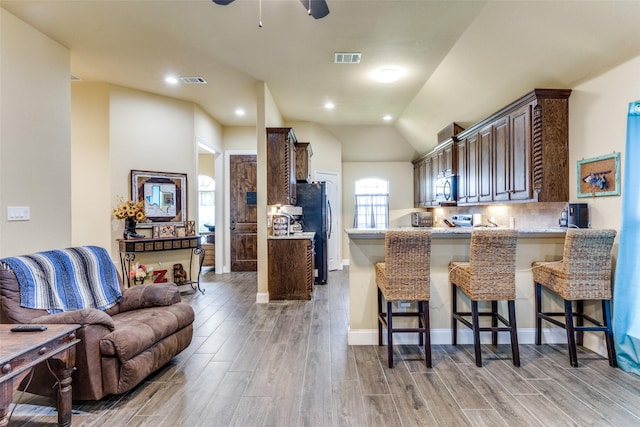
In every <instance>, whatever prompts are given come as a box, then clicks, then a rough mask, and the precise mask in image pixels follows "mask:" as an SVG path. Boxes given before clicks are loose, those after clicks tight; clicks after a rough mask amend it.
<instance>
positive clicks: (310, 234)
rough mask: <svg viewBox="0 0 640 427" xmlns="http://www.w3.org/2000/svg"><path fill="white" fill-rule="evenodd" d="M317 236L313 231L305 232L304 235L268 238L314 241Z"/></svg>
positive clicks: (272, 237)
mask: <svg viewBox="0 0 640 427" xmlns="http://www.w3.org/2000/svg"><path fill="white" fill-rule="evenodd" d="M315 235H316V233H315V232H313V231H303V232H302V233H291V234H284V235H280V236H267V239H272V240H282V239H313V238H314V236H315Z"/></svg>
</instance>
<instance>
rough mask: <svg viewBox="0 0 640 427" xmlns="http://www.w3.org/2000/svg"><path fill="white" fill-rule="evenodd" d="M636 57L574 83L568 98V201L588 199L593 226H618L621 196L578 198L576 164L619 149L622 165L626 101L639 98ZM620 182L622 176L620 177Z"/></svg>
mask: <svg viewBox="0 0 640 427" xmlns="http://www.w3.org/2000/svg"><path fill="white" fill-rule="evenodd" d="M639 75H640V57H637V58H635V59H633V60H631V61H629V62H627V63H625V64H622V65H620V66H619V67H616V68H614V69H612V70H610V71H608V72H607V73H605V74H603V75H601V76H599V77H596V78H595V79H592V80H590V81H588V82H585V83H583V84H581V85H578V86H576V87H575V88H574V89H573V92H572V93H571V97H570V98H569V141H570V150H569V183H570V185H571V186H570V191H571V201H574V202H580V203H584V202H586V203H589V206H590V208H591V216H590V219H591V224H592V227H593V228H615V229H617V230H620V219H621V218H620V213H621V210H622V197H617V196H611V197H593V198H591V197H590V198H580V199H578V198H577V197H576V194H577V188H578V186H577V166H576V162H577V161H578V160H581V159H587V158H591V157H597V156H601V155H603V154H610V153H612V152H620V153H622V154H621V156H620V168H621V169H622V167H623V165H624V150H625V141H626V135H627V110H628V107H629V102H632V101H637V100H639V99H640V79H638V76H639ZM621 182H622V180H621Z"/></svg>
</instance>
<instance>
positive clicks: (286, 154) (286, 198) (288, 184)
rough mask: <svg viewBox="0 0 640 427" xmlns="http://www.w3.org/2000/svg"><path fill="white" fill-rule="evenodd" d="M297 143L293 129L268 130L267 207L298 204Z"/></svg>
mask: <svg viewBox="0 0 640 427" xmlns="http://www.w3.org/2000/svg"><path fill="white" fill-rule="evenodd" d="M296 142H297V141H296V136H295V134H294V133H293V129H292V128H267V205H295V204H296Z"/></svg>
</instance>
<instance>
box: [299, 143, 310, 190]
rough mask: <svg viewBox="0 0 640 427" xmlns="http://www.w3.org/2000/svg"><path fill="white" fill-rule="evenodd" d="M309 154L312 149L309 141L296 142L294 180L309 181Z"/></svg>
mask: <svg viewBox="0 0 640 427" xmlns="http://www.w3.org/2000/svg"><path fill="white" fill-rule="evenodd" d="M311 156H313V150H312V149H311V144H310V143H309V142H298V144H297V145H296V180H297V181H298V182H311V181H312V179H311Z"/></svg>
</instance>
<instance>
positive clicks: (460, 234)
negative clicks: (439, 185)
mask: <svg viewBox="0 0 640 427" xmlns="http://www.w3.org/2000/svg"><path fill="white" fill-rule="evenodd" d="M473 228H474V227H426V228H425V229H427V230H431V237H432V238H434V239H438V238H447V239H451V238H470V237H471V232H472V231H473ZM402 229H421V228H419V227H401V228H392V229H390V230H402ZM344 231H345V233H347V234H348V235H349V237H350V238H352V239H379V238H382V237H384V234H385V233H386V231H387V230H382V229H381V230H373V229H358V228H345V230H344ZM566 232H567V228H566V227H549V228H518V235H519V237H563V236H564V235H565V234H566Z"/></svg>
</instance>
